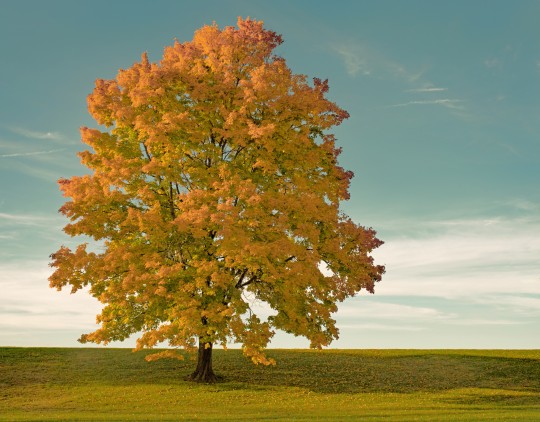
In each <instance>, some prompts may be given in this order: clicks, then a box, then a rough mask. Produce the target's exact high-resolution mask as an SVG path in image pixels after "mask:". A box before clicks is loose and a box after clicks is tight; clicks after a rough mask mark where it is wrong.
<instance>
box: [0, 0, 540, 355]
mask: <svg viewBox="0 0 540 422" xmlns="http://www.w3.org/2000/svg"><path fill="white" fill-rule="evenodd" d="M238 16H243V17H246V16H251V17H252V18H256V19H259V20H263V21H264V22H265V26H266V27H267V28H269V29H272V30H274V31H276V32H278V33H281V34H282V35H283V37H284V40H285V43H284V44H283V45H282V46H281V47H279V50H278V53H279V54H280V55H282V56H283V57H284V58H285V59H286V60H287V63H288V64H289V66H290V67H291V68H292V69H293V70H294V71H295V72H296V73H303V74H306V75H308V76H309V77H320V78H323V79H325V78H328V79H329V81H330V93H329V96H330V98H332V99H333V100H334V101H335V102H337V103H338V104H339V105H340V106H341V107H343V108H345V109H346V110H347V111H349V113H350V114H351V117H350V119H348V120H347V121H345V122H344V123H343V124H342V125H341V126H340V127H338V128H337V130H336V134H337V136H338V139H339V144H340V145H341V146H342V147H343V151H344V152H343V154H342V157H341V164H342V165H343V166H344V167H345V168H347V169H350V170H352V171H354V173H355V175H356V177H355V178H354V179H353V184H352V187H351V200H350V201H348V202H346V203H344V204H343V209H344V211H345V212H347V213H348V214H349V215H350V216H351V217H352V218H353V219H354V220H355V221H356V222H358V223H360V224H362V225H366V226H372V227H374V228H375V229H376V230H377V231H378V233H379V235H380V237H381V238H382V239H383V240H384V241H385V242H386V243H385V245H384V246H383V247H381V248H380V249H379V250H378V251H376V253H375V256H376V259H377V261H378V262H379V263H382V264H385V265H386V267H387V274H386V275H385V276H384V278H383V280H382V282H381V283H380V284H379V285H378V287H377V289H376V293H375V295H365V294H361V295H360V296H358V297H356V298H352V299H349V300H347V301H346V302H344V303H343V304H342V305H341V307H340V310H339V312H338V314H337V319H338V325H339V327H340V328H341V338H340V340H338V341H336V342H334V343H333V346H332V347H342V348H377V347H381V348H387V347H396V348H540V336H539V335H538V333H539V330H538V325H539V322H540V262H539V256H540V191H539V189H538V186H539V183H538V182H539V179H540V166H539V164H540V119H539V118H538V117H539V115H540V101H539V98H540V27H539V26H538V24H537V22H538V16H540V2H538V1H525V0H523V1H520V2H509V1H481V0H479V1H475V2H470V1H453V2H443V1H427V0H426V1H406V2H404V1H397V0H396V1H338V2H327V1H314V0H310V1H272V2H266V1H247V0H246V1H204V2H187V1H153V2H150V1H133V0H131V1H114V2H109V1H101V0H99V1H92V2H83V1H57V0H49V1H47V2H42V1H28V0H16V1H15V0H7V1H6V0H4V1H3V2H2V3H1V4H0V52H1V57H2V65H1V66H0V177H1V180H2V183H1V184H0V345H3V346H8V345H10V346H28V345H35V346H77V345H78V343H77V342H76V339H77V338H78V337H79V335H80V334H81V333H83V332H88V331H89V330H92V329H93V327H94V317H95V314H96V313H97V312H98V309H99V307H98V306H99V305H98V304H97V303H96V302H95V301H94V300H93V299H92V298H91V297H89V296H88V295H85V294H82V293H78V294H76V295H69V293H67V292H61V293H58V292H56V291H53V290H51V289H49V288H48V281H47V277H48V275H49V273H50V269H49V268H48V266H47V264H48V262H49V259H48V256H49V254H50V253H52V252H54V251H56V250H57V249H58V247H59V246H60V245H61V244H67V245H74V244H75V243H74V241H73V240H71V239H69V238H68V237H67V236H66V235H64V234H63V232H62V231H61V229H62V227H63V225H64V224H65V223H66V221H65V220H64V219H63V218H62V217H61V216H60V215H58V213H57V210H58V208H59V207H60V206H61V205H62V203H63V198H62V196H61V194H60V192H59V190H58V188H57V185H56V180H57V179H58V178H60V177H70V176H72V175H77V174H82V173H84V171H85V170H84V169H83V168H82V167H81V166H80V165H79V163H78V159H77V157H76V156H75V153H76V152H77V151H80V150H82V149H84V147H83V145H82V144H81V143H80V141H79V132H78V130H79V127H81V126H90V127H92V126H95V123H94V122H93V121H92V119H91V118H90V116H89V115H88V113H87V110H86V96H87V95H88V94H89V93H90V92H91V90H92V88H93V83H94V80H95V79H96V78H105V79H107V78H113V77H114V76H115V75H116V73H117V71H118V69H119V68H126V67H129V66H131V64H132V63H133V62H135V61H138V60H139V58H140V55H141V53H142V52H143V51H147V52H148V54H149V57H150V59H151V60H153V61H157V60H159V58H160V55H161V53H162V51H163V48H164V47H165V46H166V45H170V44H172V42H173V41H174V39H175V38H176V39H178V40H179V41H181V42H182V41H188V40H190V39H191V38H192V36H193V32H194V31H195V30H196V29H198V28H199V27H201V26H203V25H204V24H211V23H212V22H213V21H215V22H216V23H217V24H218V25H219V26H221V27H223V26H227V25H234V24H235V23H236V19H237V17H238ZM121 345H125V346H132V345H133V341H126V342H125V343H123V344H121ZM272 345H273V347H306V346H307V342H306V341H304V340H302V339H299V338H294V337H289V336H286V335H278V336H276V338H275V340H274V342H273V343H272Z"/></svg>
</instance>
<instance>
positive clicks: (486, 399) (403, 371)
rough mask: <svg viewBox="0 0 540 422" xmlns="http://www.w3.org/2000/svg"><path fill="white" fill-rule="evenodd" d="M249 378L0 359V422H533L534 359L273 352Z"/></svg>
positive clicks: (223, 368) (81, 355) (54, 358)
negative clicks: (197, 378) (213, 380)
mask: <svg viewBox="0 0 540 422" xmlns="http://www.w3.org/2000/svg"><path fill="white" fill-rule="evenodd" d="M269 354H270V356H272V357H274V358H275V359H276V360H277V361H278V364H277V366H275V367H256V366H253V365H252V364H251V363H250V362H248V361H247V360H246V359H245V358H243V357H242V355H241V352H240V351H238V350H229V351H222V350H215V352H214V369H215V370H216V372H217V373H219V374H221V375H223V376H224V377H225V379H224V381H223V382H221V383H219V384H214V385H199V384H193V383H190V382H186V381H184V377H185V376H186V375H188V374H189V373H190V371H191V370H192V369H193V365H194V363H193V362H192V361H190V360H188V359H187V360H186V361H183V362H181V361H175V360H160V361H157V362H151V363H148V362H146V361H145V360H144V358H143V356H144V353H132V352H131V351H130V350H128V349H60V348H58V349H56V348H0V420H9V421H17V420H40V421H42V420H70V421H72V420H108V421H116V420H130V421H131V420H230V421H234V420H276V419H280V420H304V421H312V420H332V421H342V420H350V421H353V420H359V419H362V420H380V419H387V418H392V420H437V421H444V420H448V421H450V420H451V421H455V420H474V421H484V420H500V421H508V420H519V421H523V420H530V421H539V420H540V350H531V351H518V350H491V351H489V350H478V351H476V350H326V351H318V352H317V351H307V350H271V351H270V352H269Z"/></svg>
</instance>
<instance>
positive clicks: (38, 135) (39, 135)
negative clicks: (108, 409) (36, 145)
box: [9, 127, 64, 141]
mask: <svg viewBox="0 0 540 422" xmlns="http://www.w3.org/2000/svg"><path fill="white" fill-rule="evenodd" d="M9 130H10V131H11V132H13V133H16V134H18V135H22V136H24V137H25V138H30V139H50V140H55V141H61V140H64V136H63V135H62V134H60V133H59V132H39V131H35V130H29V129H25V128H22V127H9Z"/></svg>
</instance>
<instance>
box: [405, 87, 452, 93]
mask: <svg viewBox="0 0 540 422" xmlns="http://www.w3.org/2000/svg"><path fill="white" fill-rule="evenodd" d="M442 91H448V88H437V87H434V86H433V87H426V88H415V89H407V90H406V91H405V92H419V93H422V92H442Z"/></svg>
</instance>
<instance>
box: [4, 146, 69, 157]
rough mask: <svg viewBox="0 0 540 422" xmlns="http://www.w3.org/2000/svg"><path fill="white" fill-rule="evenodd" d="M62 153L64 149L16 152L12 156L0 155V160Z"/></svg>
mask: <svg viewBox="0 0 540 422" xmlns="http://www.w3.org/2000/svg"><path fill="white" fill-rule="evenodd" d="M62 151H65V149H64V148H60V149H50V150H48V151H31V152H16V153H13V154H0V158H17V157H33V156H36V155H48V154H54V153H56V152H62Z"/></svg>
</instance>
